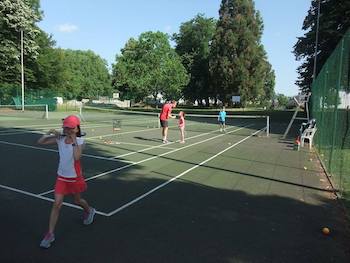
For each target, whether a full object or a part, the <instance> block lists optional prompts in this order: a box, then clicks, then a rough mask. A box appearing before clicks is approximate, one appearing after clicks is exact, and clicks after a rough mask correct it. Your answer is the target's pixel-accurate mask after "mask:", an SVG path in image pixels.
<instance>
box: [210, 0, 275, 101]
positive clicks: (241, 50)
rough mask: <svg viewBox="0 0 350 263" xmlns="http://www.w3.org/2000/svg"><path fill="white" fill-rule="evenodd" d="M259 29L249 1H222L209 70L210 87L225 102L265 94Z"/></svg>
mask: <svg viewBox="0 0 350 263" xmlns="http://www.w3.org/2000/svg"><path fill="white" fill-rule="evenodd" d="M262 31H263V23H262V19H261V17H260V14H259V12H257V11H255V7H254V3H253V1H252V0H222V2H221V6H220V10H219V21H218V23H217V28H216V32H215V34H214V38H213V40H212V44H211V53H210V60H209V69H210V76H211V83H212V90H213V92H214V93H216V94H217V95H218V98H219V99H220V100H221V101H223V102H224V103H227V102H230V98H231V96H233V95H239V96H241V102H242V104H243V105H244V104H245V103H247V102H248V101H252V100H254V99H255V98H257V97H259V96H262V94H263V93H264V85H265V84H266V82H265V76H267V74H266V70H269V69H268V67H265V66H266V64H267V63H268V62H267V60H266V59H265V57H264V56H265V52H264V48H263V46H262V45H261V42H260V39H261V35H262Z"/></svg>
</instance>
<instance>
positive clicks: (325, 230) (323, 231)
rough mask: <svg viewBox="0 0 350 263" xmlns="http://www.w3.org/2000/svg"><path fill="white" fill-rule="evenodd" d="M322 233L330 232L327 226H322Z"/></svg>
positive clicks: (327, 233)
mask: <svg viewBox="0 0 350 263" xmlns="http://www.w3.org/2000/svg"><path fill="white" fill-rule="evenodd" d="M322 233H323V234H325V235H329V234H330V233H331V231H330V230H329V228H328V227H324V228H322Z"/></svg>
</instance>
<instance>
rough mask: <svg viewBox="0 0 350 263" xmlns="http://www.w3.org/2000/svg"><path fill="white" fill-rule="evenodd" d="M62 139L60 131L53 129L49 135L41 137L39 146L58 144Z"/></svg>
mask: <svg viewBox="0 0 350 263" xmlns="http://www.w3.org/2000/svg"><path fill="white" fill-rule="evenodd" d="M59 137H60V134H59V132H58V131H56V130H54V129H52V130H49V132H48V133H47V134H44V135H43V136H41V137H40V139H39V140H38V144H40V145H49V144H56V140H57V139H58V138H59Z"/></svg>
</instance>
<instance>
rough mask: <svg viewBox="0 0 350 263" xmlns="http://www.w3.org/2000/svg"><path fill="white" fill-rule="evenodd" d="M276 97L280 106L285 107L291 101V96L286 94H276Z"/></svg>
mask: <svg viewBox="0 0 350 263" xmlns="http://www.w3.org/2000/svg"><path fill="white" fill-rule="evenodd" d="M276 99H277V102H278V106H279V107H283V106H284V107H285V106H287V104H288V102H289V98H288V97H287V96H285V95H284V94H276Z"/></svg>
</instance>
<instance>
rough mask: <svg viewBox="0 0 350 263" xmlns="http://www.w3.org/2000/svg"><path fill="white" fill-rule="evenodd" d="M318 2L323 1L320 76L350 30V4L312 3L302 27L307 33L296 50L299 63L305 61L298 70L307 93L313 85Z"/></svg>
mask: <svg viewBox="0 0 350 263" xmlns="http://www.w3.org/2000/svg"><path fill="white" fill-rule="evenodd" d="M318 1H320V17H319V30H318V39H319V41H318V46H317V61H316V76H317V74H318V73H319V72H320V70H321V69H322V66H323V65H324V63H325V62H326V61H327V59H328V57H329V56H330V55H331V54H332V52H333V50H334V49H335V47H336V46H337V44H338V42H339V41H340V39H341V38H342V37H343V35H344V34H345V32H346V31H347V29H348V28H349V27H350V1H349V0H312V2H311V7H310V9H309V11H308V14H307V16H306V17H305V19H304V23H303V27H302V29H303V30H305V31H306V32H305V34H304V36H302V37H299V38H298V41H297V43H296V44H295V46H294V54H295V56H296V59H297V60H302V61H303V63H302V64H301V66H299V67H298V70H297V71H298V74H299V76H298V80H297V81H296V84H297V85H298V86H299V87H300V89H301V90H303V91H309V90H310V88H311V83H312V81H313V70H314V57H315V43H316V27H317V13H318V12H317V11H318V10H317V8H318ZM316 76H315V77H316Z"/></svg>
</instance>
